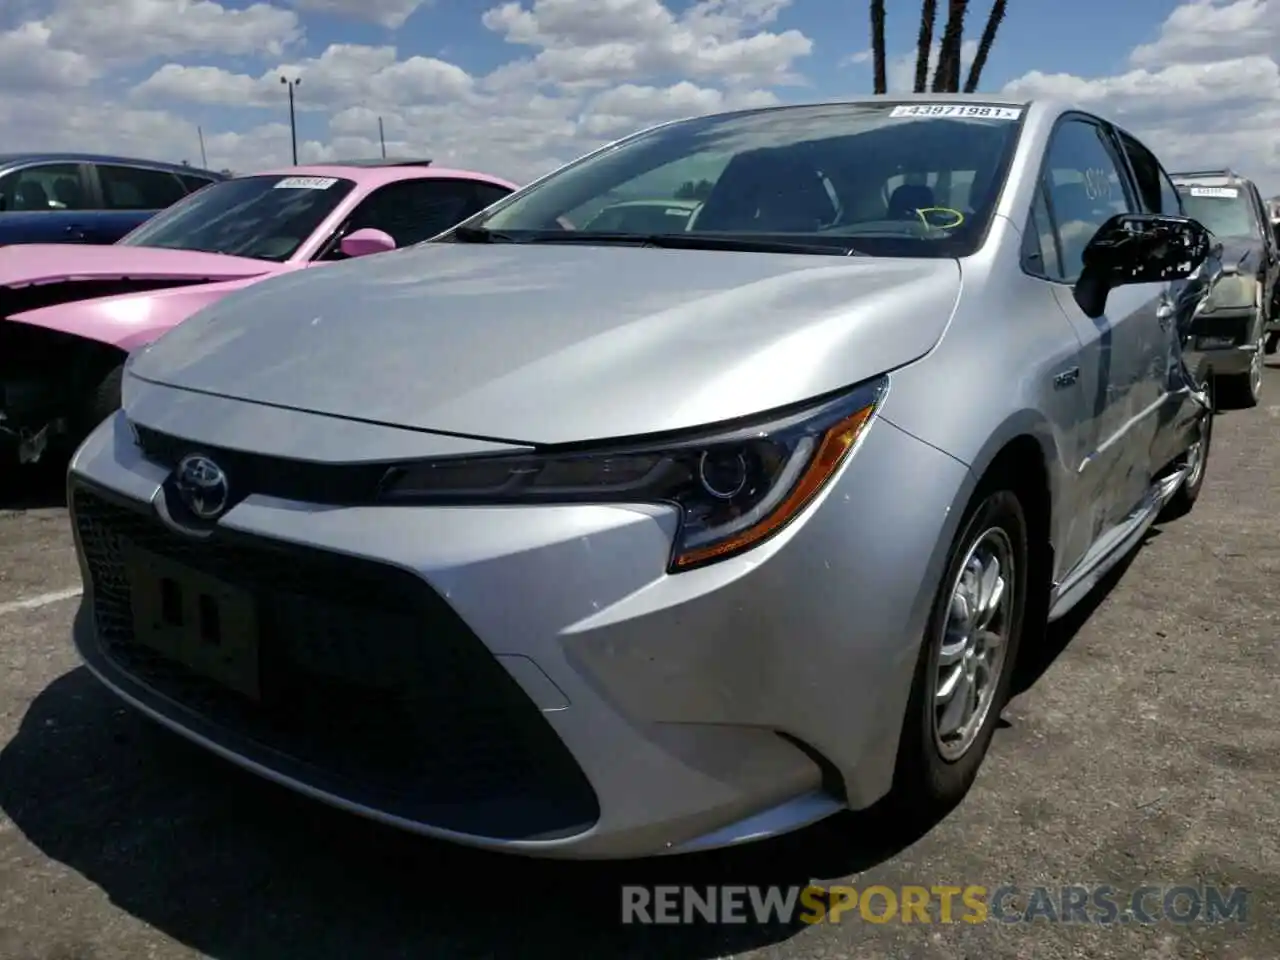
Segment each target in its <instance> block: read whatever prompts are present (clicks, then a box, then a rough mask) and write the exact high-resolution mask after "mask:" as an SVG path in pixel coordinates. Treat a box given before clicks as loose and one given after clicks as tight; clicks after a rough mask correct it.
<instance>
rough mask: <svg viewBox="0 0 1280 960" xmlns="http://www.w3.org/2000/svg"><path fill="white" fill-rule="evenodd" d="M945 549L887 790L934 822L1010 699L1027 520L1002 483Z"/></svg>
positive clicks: (969, 773) (961, 792)
mask: <svg viewBox="0 0 1280 960" xmlns="http://www.w3.org/2000/svg"><path fill="white" fill-rule="evenodd" d="M980 496H981V499H979V500H977V502H976V504H975V506H974V507H973V508H972V509H970V510H969V511H968V513H967V514H966V520H965V521H964V522H963V523H962V524H961V530H960V533H959V535H958V536H957V537H956V539H955V542H954V543H953V544H952V546H951V550H950V553H949V555H948V560H947V566H946V572H945V574H944V576H943V578H942V583H941V586H940V587H939V589H938V593H937V596H936V597H935V598H934V603H933V609H932V612H931V614H930V617H929V626H928V630H927V632H926V634H925V637H924V643H923V644H922V646H921V650H920V656H919V659H918V660H917V663H916V672H915V677H914V679H913V681H912V685H911V697H910V702H909V704H908V706H907V715H906V720H905V723H904V725H903V731H902V739H901V742H900V743H899V745H898V760H897V766H896V769H895V773H894V792H895V794H896V795H897V797H896V798H897V800H898V801H899V803H900V804H901V806H903V807H905V808H906V810H907V812H908V814H909V815H912V816H914V817H915V818H918V819H922V820H933V819H936V818H937V817H939V816H941V815H943V814H945V813H946V812H947V811H949V810H950V809H951V808H952V807H954V806H955V805H956V804H958V803H959V802H960V801H961V800H962V799H963V798H964V796H965V794H966V793H968V791H969V787H970V786H971V785H972V784H973V781H974V778H975V777H976V776H977V774H978V767H979V766H980V765H981V763H982V759H983V757H985V756H986V753H987V748H988V747H989V746H990V743H991V737H992V735H993V734H994V732H995V727H996V723H997V722H998V720H999V717H1000V713H1001V711H1002V710H1003V709H1004V706H1005V703H1006V702H1007V700H1008V697H1009V688H1010V684H1011V682H1012V679H1013V670H1014V664H1015V661H1016V660H1017V655H1018V646H1019V643H1020V641H1021V638H1022V625H1023V615H1024V611H1025V608H1026V601H1027V584H1028V582H1029V580H1028V575H1027V574H1028V544H1027V523H1026V516H1025V514H1024V512H1023V509H1022V504H1021V502H1020V501H1019V500H1018V497H1017V495H1016V494H1014V493H1013V491H1011V490H1008V489H997V490H995V491H991V492H987V493H986V494H985V495H980Z"/></svg>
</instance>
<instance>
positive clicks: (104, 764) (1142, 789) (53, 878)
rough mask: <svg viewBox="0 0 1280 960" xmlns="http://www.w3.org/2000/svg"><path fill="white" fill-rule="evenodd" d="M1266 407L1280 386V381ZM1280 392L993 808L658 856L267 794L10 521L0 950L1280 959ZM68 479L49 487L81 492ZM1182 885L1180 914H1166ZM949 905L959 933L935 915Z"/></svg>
mask: <svg viewBox="0 0 1280 960" xmlns="http://www.w3.org/2000/svg"><path fill="white" fill-rule="evenodd" d="M1267 396H1268V398H1280V372H1278V371H1275V370H1273V371H1270V372H1269V373H1268V383H1267ZM1277 429H1280V406H1275V405H1271V404H1270V403H1269V402H1268V401H1267V400H1264V402H1263V404H1262V405H1261V406H1260V407H1258V408H1257V409H1255V410H1251V411H1244V412H1234V413H1227V414H1224V415H1222V416H1221V418H1220V419H1219V421H1218V425H1217V433H1216V436H1215V440H1214V447H1215V449H1214V453H1213V457H1212V460H1211V463H1210V466H1209V476H1208V479H1207V482H1206V488H1205V491H1204V493H1203V495H1202V497H1201V500H1200V503H1199V504H1198V505H1197V507H1196V510H1195V511H1194V512H1193V513H1192V514H1191V515H1190V516H1189V517H1186V518H1184V519H1182V520H1180V521H1177V522H1175V523H1173V524H1170V525H1169V526H1167V527H1164V528H1162V529H1160V530H1158V531H1157V532H1155V533H1154V534H1153V536H1151V537H1150V538H1149V539H1148V541H1147V543H1146V544H1145V545H1144V546H1143V547H1142V548H1141V549H1140V550H1139V551H1138V552H1137V553H1136V555H1135V556H1134V558H1133V559H1132V561H1131V562H1130V563H1129V564H1127V567H1126V569H1124V570H1123V571H1121V572H1120V574H1119V576H1118V577H1113V578H1112V582H1110V583H1108V584H1105V585H1104V587H1103V588H1102V589H1101V590H1099V591H1098V593H1097V595H1096V596H1095V597H1094V598H1092V602H1091V603H1089V604H1087V606H1088V609H1087V610H1083V611H1081V612H1080V614H1079V615H1078V616H1073V617H1072V621H1071V622H1070V623H1067V624H1064V625H1062V626H1060V627H1057V628H1055V629H1054V631H1053V632H1052V634H1051V636H1050V637H1049V638H1048V640H1047V642H1046V644H1045V647H1044V648H1043V650H1042V652H1041V655H1039V656H1037V657H1035V658H1034V659H1033V660H1032V661H1031V662H1029V663H1028V664H1027V668H1026V671H1025V673H1026V677H1025V681H1024V683H1023V686H1024V689H1023V691H1022V692H1021V694H1020V695H1019V696H1018V697H1017V698H1016V699H1015V700H1014V701H1013V703H1012V704H1011V705H1010V706H1009V708H1008V710H1007V711H1006V713H1005V724H1004V726H1003V728H1002V729H1001V730H1000V731H998V733H997V735H996V740H995V743H994V746H993V748H992V752H991V754H990V756H989V757H988V760H987V763H986V765H985V767H984V769H983V772H982V774H981V776H980V778H979V781H978V784H977V786H976V787H975V789H974V791H973V793H972V794H971V795H970V797H969V798H968V800H967V801H966V802H965V803H964V804H963V805H962V806H961V807H960V808H959V809H958V810H956V811H955V812H954V813H953V814H952V815H951V816H950V817H948V818H947V819H946V820H945V821H944V822H942V823H941V824H939V825H937V826H936V827H935V828H934V829H933V830H932V831H930V832H929V833H928V834H927V835H925V836H924V837H914V838H913V837H903V836H901V835H900V831H898V830H896V829H895V828H894V826H893V822H892V816H891V813H892V812H891V811H873V812H871V813H867V814H860V815H848V816H845V817H842V818H836V819H835V820H832V821H829V822H827V823H826V824H823V825H820V826H818V827H816V828H813V829H811V830H808V831H806V832H804V833H802V834H799V835H797V836H794V837H790V838H786V839H784V840H781V841H775V842H770V843H768V844H762V845H758V846H757V847H755V848H753V849H750V850H743V851H735V852H732V853H719V854H715V855H708V856H700V857H697V858H693V859H688V860H683V861H676V860H666V861H658V862H648V863H631V864H609V865H592V864H554V863H552V864H548V863H539V862H534V861H524V860H516V859H512V858H504V857H496V856H491V855H481V854H476V853H474V852H470V851H465V850H458V849H454V848H451V847H447V846H444V845H440V844H435V843H429V842H426V841H422V840H418V839H415V838H410V837H406V836H403V835H400V834H396V833H393V832H391V831H387V830H384V829H381V828H378V827H375V826H372V825H370V824H366V823H363V822H361V821H357V820H354V819H352V818H350V817H347V816H345V815H342V814H339V813H336V812H334V811H331V810H328V809H326V808H323V807H320V806H318V805H316V804H312V803H309V802H307V801H304V800H302V799H300V798H297V797H294V796H293V795H291V794H288V793H287V792H285V791H283V790H280V789H278V788H275V787H273V786H270V785H267V784H265V783H262V782H259V781H257V780H256V779H254V778H252V777H250V776H249V775H247V774H243V773H241V772H239V771H237V770H235V769H233V768H231V767H230V766H228V765H226V764H224V763H222V762H220V761H217V760H215V759H213V758H211V757H208V756H205V755H204V754H202V753H201V752H199V751H197V750H196V749H194V748H191V747H189V746H187V745H186V744H184V743H182V742H180V741H178V740H177V739H176V738H174V737H172V736H170V735H168V734H167V733H165V732H163V731H161V730H159V729H157V728H155V727H153V726H152V725H151V724H149V723H147V722H145V721H144V720H142V719H140V718H139V717H137V716H134V715H133V714H132V713H130V712H127V711H126V710H124V709H123V708H122V707H121V706H119V705H118V704H117V702H116V701H115V700H113V698H112V697H111V696H110V695H108V694H107V693H106V692H104V691H103V690H102V689H101V688H100V687H99V686H98V685H97V684H96V683H95V681H94V680H93V679H92V678H91V677H90V676H88V675H87V673H86V671H85V670H84V669H83V668H82V667H80V666H79V665H78V663H77V661H76V658H75V656H74V655H73V654H72V652H71V650H70V646H69V643H68V639H67V635H68V630H69V626H70V622H71V617H72V614H73V612H74V609H75V605H76V602H77V601H76V599H75V598H74V597H71V598H67V597H65V596H64V597H63V599H57V595H58V594H59V593H64V594H65V592H66V591H68V590H73V589H74V588H75V587H76V586H77V585H78V579H79V578H78V573H77V570H76V566H75V562H74V559H73V557H72V554H71V548H70V538H69V535H68V531H67V523H66V516H65V511H64V510H63V509H62V508H61V506H60V505H59V504H58V503H57V502H56V499H57V498H56V495H54V494H43V497H44V502H41V496H42V494H41V492H40V490H39V489H36V490H35V491H34V496H33V497H32V498H30V500H29V501H28V502H26V503H23V504H20V505H19V507H18V508H16V509H13V510H9V511H0V958H3V960H141V958H144V957H145V958H157V960H176V958H184V957H212V958H217V960H258V958H261V960H282V958H290V960H291V958H295V957H297V958H306V960H351V958H353V957H359V958H361V960H383V958H388V960H389V958H425V957H431V958H437V957H439V958H446V957H447V958H453V957H458V958H508V957H516V958H519V957H542V956H548V957H551V956H556V957H560V956H566V955H574V954H576V955H578V956H594V957H655V958H663V960H686V958H711V957H728V956H743V957H753V958H761V960H763V958H775V960H782V958H833V960H834V958H849V960H855V958H856V960H863V958H866V960H871V958H875V960H882V958H889V957H892V958H905V960H933V958H939V960H942V958H947V960H955V958H983V960H1022V958H1026V957H1031V956H1034V957H1035V958H1036V960H1057V958H1068V957H1089V958H1091V960H1105V958H1125V960H1137V958H1190V957H1214V958H1220V960H1274V958H1276V957H1280V921H1278V919H1277V913H1276V908H1277V906H1278V901H1280V838H1278V836H1277V829H1276V828H1277V824H1280V789H1278V788H1280V724H1278V723H1277V717H1278V716H1280V714H1278V710H1277V708H1278V707H1280V684H1278V683H1277V679H1276V678H1277V675H1278V673H1280V657H1278V656H1277V645H1276V638H1277V629H1276V628H1277V623H1278V622H1280V606H1278V605H1277V604H1276V602H1275V601H1274V600H1273V598H1272V596H1271V589H1272V586H1273V584H1274V583H1275V582H1276V581H1277V580H1278V579H1280V537H1278V536H1277V533H1280V520H1277V517H1278V516H1280V485H1278V484H1277V482H1276V480H1277V478H1278V477H1280V444H1277V443H1276V442H1275V439H1274V437H1275V433H1276V431H1277ZM57 487H58V484H57V483H56V482H53V483H51V484H49V489H50V490H57ZM811 879H821V880H822V882H825V883H829V884H832V883H844V884H851V885H854V886H856V887H858V888H865V887H867V886H869V885H871V884H883V885H886V886H888V887H890V888H894V889H897V888H900V887H901V886H903V885H907V884H919V885H923V886H926V887H927V886H934V885H939V884H955V885H968V884H977V885H982V886H986V887H987V888H989V889H993V888H996V887H999V886H1001V885H1004V884H1011V885H1014V886H1016V887H1017V888H1018V889H1019V890H1020V891H1022V893H1023V895H1024V896H1023V897H1022V899H1018V898H1015V899H1013V900H1010V905H1014V904H1015V903H1025V894H1026V893H1027V892H1028V891H1030V890H1031V889H1032V888H1034V887H1036V886H1045V887H1049V888H1053V889H1055V890H1056V889H1057V888H1059V887H1060V886H1062V885H1067V884H1081V885H1089V884H1100V883H1104V884H1110V885H1112V886H1114V887H1115V888H1117V889H1119V890H1122V891H1127V890H1129V889H1132V888H1135V887H1139V886H1142V885H1144V884H1151V885H1161V886H1177V885H1191V886H1203V885H1207V884H1222V885H1230V886H1241V887H1245V888H1248V890H1249V901H1248V913H1247V916H1246V918H1245V920H1244V922H1235V921H1231V922H1226V923H1218V924H1205V923H1198V924H1189V925H1177V924H1172V923H1168V922H1163V923H1156V924H1146V923H1137V922H1130V923H1115V924H1111V925H1099V924H1065V923H1051V922H1046V921H1043V920H1040V921H1036V922H1034V923H1025V922H1023V923H1008V924H1006V923H998V922H988V923H984V924H976V925H973V924H963V923H954V924H941V923H937V922H935V923H931V924H923V923H918V922H917V923H912V924H903V923H899V922H889V923H882V924H873V923H868V922H865V921H863V920H861V919H858V917H857V911H853V912H851V913H849V914H847V915H846V917H845V918H844V922H842V923H840V924H820V925H816V926H811V925H803V924H798V923H797V924H791V925H784V924H769V925H741V926H718V927H716V926H708V925H700V926H687V927H638V926H630V927H623V926H621V925H620V924H619V922H618V917H619V915H620V901H621V894H620V890H619V886H620V885H621V884H625V883H648V884H652V883H673V884H707V883H724V884H748V883H760V884H763V883H778V884H803V883H806V882H808V881H809V880H811ZM1158 899H1159V898H1158V897H1157V898H1156V902H1158ZM934 918H935V920H936V919H937V913H936V908H935V912H934Z"/></svg>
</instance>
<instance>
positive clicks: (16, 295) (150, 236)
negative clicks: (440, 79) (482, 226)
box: [0, 160, 515, 470]
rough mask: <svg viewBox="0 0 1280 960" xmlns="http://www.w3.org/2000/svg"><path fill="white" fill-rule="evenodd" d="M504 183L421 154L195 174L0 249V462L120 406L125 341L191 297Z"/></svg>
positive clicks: (298, 264) (405, 239)
mask: <svg viewBox="0 0 1280 960" xmlns="http://www.w3.org/2000/svg"><path fill="white" fill-rule="evenodd" d="M514 189H515V185H514V184H512V183H509V182H507V181H505V180H500V179H498V178H496V177H491V176H488V175H486V174H482V173H473V172H470V171H466V170H447V169H444V168H442V167H433V166H430V161H429V160H419V161H413V160H405V161H392V160H375V161H356V162H351V163H341V164H329V165H325V166H305V167H291V168H288V169H284V170H275V171H269V172H266V173H258V174H253V175H249V176H242V177H235V178H233V179H231V180H226V181H224V182H222V183H216V184H212V185H211V186H208V187H205V188H203V189H202V190H199V191H198V192H196V193H193V194H191V195H190V196H188V197H186V198H185V199H183V200H180V201H179V202H178V203H176V204H174V205H173V206H172V207H169V208H168V209H167V210H164V211H163V212H161V213H159V214H157V215H156V216H155V217H153V218H152V219H150V220H148V221H147V222H146V223H144V224H142V226H140V227H138V228H137V229H136V230H134V231H133V232H132V233H130V234H129V235H128V236H126V237H124V238H123V239H121V240H120V241H119V242H117V243H115V244H112V245H109V246H89V245H72V244H23V245H16V246H10V247H2V248H0V451H6V452H5V453H4V455H3V458H0V463H2V462H3V459H8V457H9V456H10V455H11V454H12V453H13V452H14V451H15V450H16V453H17V456H18V459H19V461H20V462H23V463H31V462H35V461H36V460H39V459H40V457H41V456H42V455H43V454H44V453H45V452H46V450H48V449H50V447H51V446H53V447H62V448H67V447H70V446H73V445H74V444H76V443H78V442H79V441H80V440H81V439H82V438H83V437H84V436H85V435H87V434H88V432H89V431H90V430H91V429H92V428H93V427H94V426H96V425H97V424H98V423H100V422H101V421H102V420H103V419H105V418H106V417H107V416H109V415H110V414H111V413H112V412H114V411H115V410H116V409H117V408H118V407H119V406H120V377H121V371H122V368H123V365H124V361H125V357H126V356H127V355H128V353H129V352H130V351H132V350H134V349H136V348H138V347H140V346H142V345H144V344H147V343H150V342H151V341H152V340H154V339H155V338H156V337H158V336H160V335H161V334H162V333H164V332H165V331H167V330H169V329H170V328H171V327H173V326H175V325H177V324H178V323H181V322H182V321H183V320H185V319H186V318H187V317H189V316H190V315H191V314H193V313H195V312H196V311H197V310H199V309H200V308H201V307H204V306H206V305H208V304H210V303H212V302H214V301H215V300H217V299H219V298H220V297H223V296H225V295H226V294H228V293H231V292H232V291H234V290H238V289H240V288H242V287H245V286H248V285H249V284H251V283H256V282H257V281H258V280H262V279H264V278H266V277H271V276H275V275H277V274H281V273H285V272H287V271H290V270H298V269H301V268H303V267H311V266H315V265H318V264H324V263H332V262H335V261H339V260H345V259H348V258H351V257H361V256H366V255H368V254H372V253H381V252H383V251H387V250H393V249H395V248H396V247H404V246H407V245H409V244H413V243H419V242H421V241H423V240H427V239H430V238H431V237H433V236H435V235H436V234H438V233H440V232H442V231H444V230H446V229H448V228H449V227H451V226H453V225H454V224H455V223H458V222H459V221H461V220H464V219H466V218H467V217H469V216H471V215H472V214H473V213H477V212H479V211H480V210H482V209H484V208H485V207H487V206H489V205H490V204H492V203H494V202H495V201H497V200H499V199H500V198H502V197H504V196H506V195H507V194H508V193H510V192H511V191H513V190H514ZM2 469H3V468H2V467H0V470H2Z"/></svg>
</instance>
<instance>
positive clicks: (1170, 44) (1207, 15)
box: [1130, 0, 1280, 67]
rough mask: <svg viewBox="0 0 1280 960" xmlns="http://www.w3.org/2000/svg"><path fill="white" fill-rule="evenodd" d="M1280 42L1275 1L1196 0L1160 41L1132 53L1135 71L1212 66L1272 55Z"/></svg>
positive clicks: (1279, 9)
mask: <svg viewBox="0 0 1280 960" xmlns="http://www.w3.org/2000/svg"><path fill="white" fill-rule="evenodd" d="M1277 36H1280V6H1278V5H1277V4H1275V3H1273V2H1271V0H1236V2H1232V3H1226V4H1223V3H1221V2H1220V0H1194V2H1192V3H1185V4H1183V5H1182V6H1180V7H1178V8H1177V9H1175V10H1174V11H1173V13H1171V14H1169V17H1168V19H1166V20H1165V22H1164V25H1163V26H1162V27H1161V29H1160V38H1159V39H1158V40H1156V41H1155V42H1154V43H1144V44H1143V45H1142V46H1140V47H1137V48H1135V49H1134V51H1133V53H1132V55H1131V56H1130V62H1131V63H1133V65H1134V66H1136V67H1152V66H1159V65H1160V64H1167V63H1177V64H1187V63H1213V62H1218V61H1224V60H1230V59H1232V58H1234V57H1244V56H1249V55H1252V54H1270V53H1272V52H1273V51H1274V50H1275V43H1276V38H1277Z"/></svg>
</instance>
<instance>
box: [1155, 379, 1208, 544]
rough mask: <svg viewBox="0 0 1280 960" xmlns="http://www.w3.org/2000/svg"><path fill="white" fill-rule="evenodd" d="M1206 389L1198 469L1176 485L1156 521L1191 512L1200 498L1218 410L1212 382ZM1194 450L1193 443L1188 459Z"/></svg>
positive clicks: (1172, 518)
mask: <svg viewBox="0 0 1280 960" xmlns="http://www.w3.org/2000/svg"><path fill="white" fill-rule="evenodd" d="M1208 390H1209V409H1208V410H1207V411H1206V412H1205V417H1204V420H1203V421H1202V424H1203V426H1202V433H1201V435H1200V440H1199V454H1198V460H1199V469H1198V470H1197V471H1196V472H1195V473H1193V474H1191V475H1189V476H1188V477H1187V479H1186V480H1184V481H1183V483H1182V486H1180V487H1178V492H1177V493H1175V494H1174V495H1173V497H1172V498H1171V499H1170V500H1169V502H1168V503H1166V504H1165V505H1164V509H1163V510H1161V511H1160V516H1158V517H1157V518H1156V521H1157V522H1158V523H1165V522H1168V521H1170V520H1177V519H1178V518H1179V517H1185V516H1186V515H1187V514H1188V513H1190V512H1191V508H1192V507H1194V506H1195V505H1196V501H1197V500H1199V499H1200V491H1201V489H1202V488H1203V487H1204V478H1205V474H1207V473H1208V472H1209V456H1210V453H1211V452H1212V450H1213V425H1214V418H1215V417H1216V415H1217V411H1218V405H1217V396H1216V395H1215V391H1214V387H1213V383H1212V382H1210V384H1209V387H1208ZM1195 451H1196V446H1195V445H1194V444H1193V445H1192V446H1191V447H1190V448H1188V450H1187V458H1188V460H1190V459H1191V457H1192V455H1193V454H1194V453H1195Z"/></svg>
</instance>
